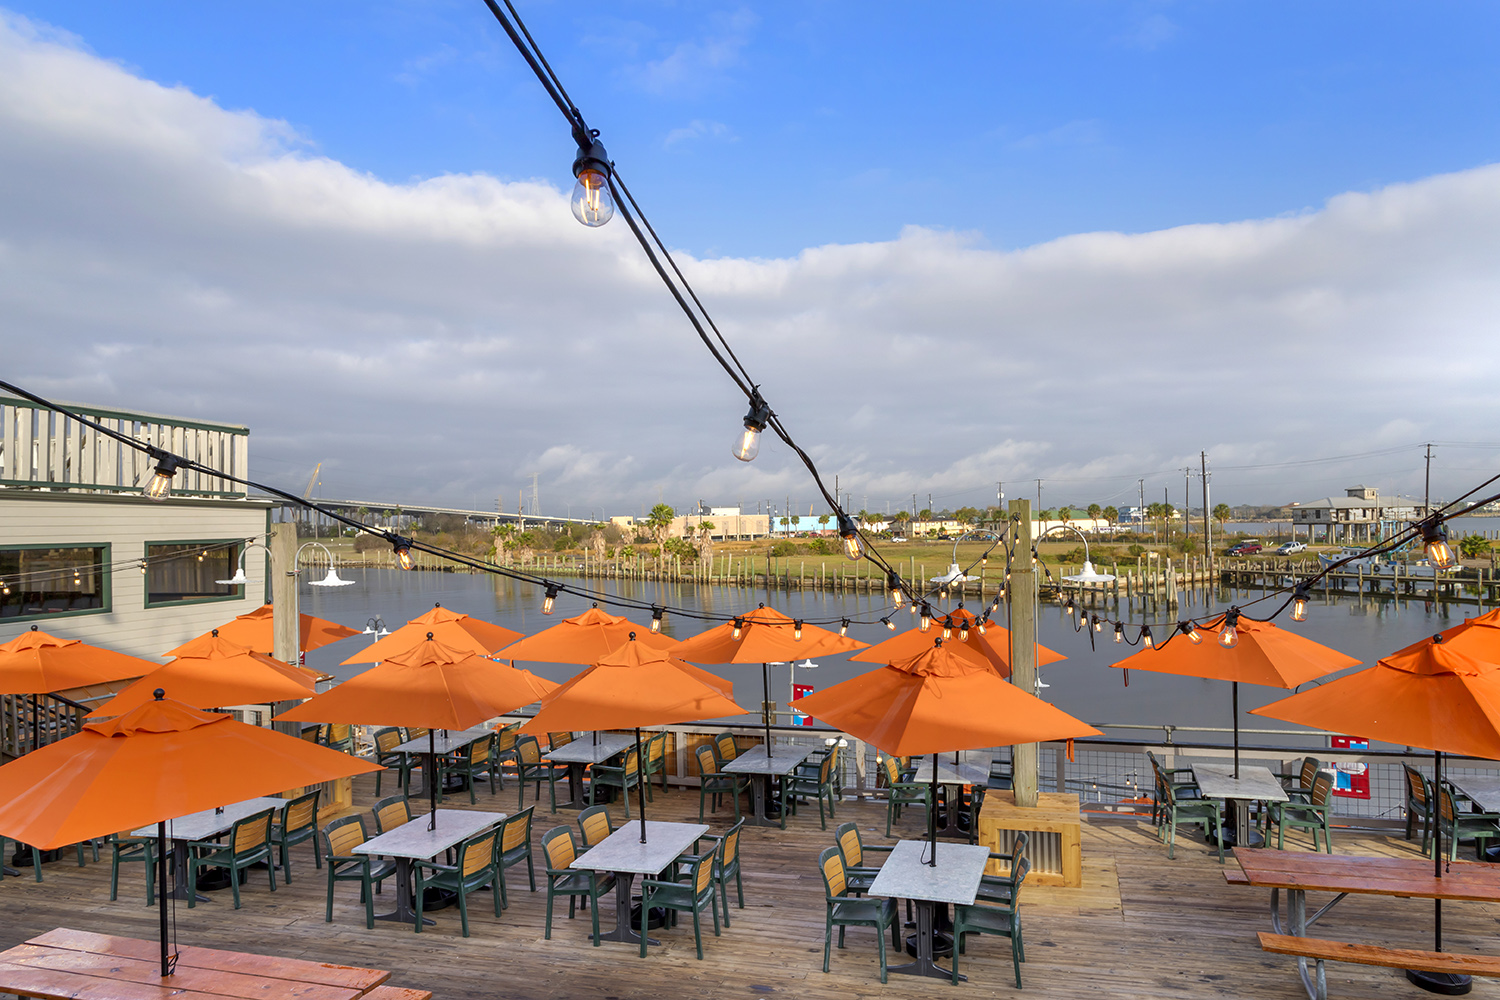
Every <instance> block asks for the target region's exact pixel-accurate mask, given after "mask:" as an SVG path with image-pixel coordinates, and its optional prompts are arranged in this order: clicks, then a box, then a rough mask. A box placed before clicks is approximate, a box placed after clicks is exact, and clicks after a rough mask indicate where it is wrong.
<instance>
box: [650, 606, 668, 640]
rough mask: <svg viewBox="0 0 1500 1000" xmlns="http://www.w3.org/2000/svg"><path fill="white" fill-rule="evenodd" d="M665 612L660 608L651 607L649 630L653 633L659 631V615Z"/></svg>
mask: <svg viewBox="0 0 1500 1000" xmlns="http://www.w3.org/2000/svg"><path fill="white" fill-rule="evenodd" d="M663 614H665V612H664V611H663V610H662V609H661V608H652V609H651V632H652V634H653V635H655V634H657V633H660V632H661V617H662V615H663Z"/></svg>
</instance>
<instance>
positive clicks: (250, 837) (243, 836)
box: [233, 813, 271, 854]
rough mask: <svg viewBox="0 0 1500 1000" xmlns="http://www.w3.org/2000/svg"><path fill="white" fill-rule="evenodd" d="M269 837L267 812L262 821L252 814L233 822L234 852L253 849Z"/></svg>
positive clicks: (238, 852) (269, 823)
mask: <svg viewBox="0 0 1500 1000" xmlns="http://www.w3.org/2000/svg"><path fill="white" fill-rule="evenodd" d="M252 821H253V822H252ZM270 839H271V817H270V814H269V813H267V815H266V816H265V819H264V821H261V820H260V817H257V816H252V817H250V818H249V819H242V820H240V821H239V822H238V823H236V824H234V837H233V842H234V853H236V854H242V853H244V852H245V851H253V850H255V848H257V847H260V846H261V845H262V844H264V843H266V842H267V841H268V840H270Z"/></svg>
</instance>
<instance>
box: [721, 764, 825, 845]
mask: <svg viewBox="0 0 1500 1000" xmlns="http://www.w3.org/2000/svg"><path fill="white" fill-rule="evenodd" d="M813 749H814V748H813V747H798V746H783V747H772V748H771V753H770V755H769V756H767V754H766V748H765V746H764V745H757V746H753V747H751V748H750V749H748V750H746V751H745V752H744V753H742V754H740V755H739V756H738V757H736V758H735V759H734V760H732V761H730V762H729V763H727V764H725V765H724V768H723V770H724V772H725V773H727V774H743V775H745V776H746V777H748V778H750V779H751V782H750V816H749V822H750V825H751V826H777V825H778V824H779V825H780V826H781V828H782V829H783V830H785V829H786V814H787V810H786V806H785V802H786V781H787V778H788V777H789V776H790V775H791V773H792V772H793V771H795V770H796V769H797V768H798V766H799V765H801V763H802V762H803V761H805V760H807V758H809V757H811V756H812V754H813ZM772 779H775V780H778V781H780V782H781V787H782V796H781V798H782V803H783V805H782V808H781V815H780V816H778V817H776V818H772V817H771V816H770V815H769V810H768V809H767V806H768V805H769V803H770V802H772V801H773V796H772V794H771V781H772Z"/></svg>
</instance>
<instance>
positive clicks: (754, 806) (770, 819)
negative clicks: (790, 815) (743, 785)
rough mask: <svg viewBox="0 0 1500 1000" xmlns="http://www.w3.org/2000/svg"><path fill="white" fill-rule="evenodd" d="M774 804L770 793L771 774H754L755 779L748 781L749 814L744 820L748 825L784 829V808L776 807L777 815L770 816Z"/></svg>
mask: <svg viewBox="0 0 1500 1000" xmlns="http://www.w3.org/2000/svg"><path fill="white" fill-rule="evenodd" d="M783 797H785V795H784V793H783ZM774 806H776V803H775V800H774V797H773V796H772V794H771V775H769V774H758V775H756V776H755V780H753V781H751V782H750V815H749V816H747V817H745V821H746V822H747V823H748V824H749V825H750V826H779V827H781V828H782V829H783V830H785V829H786V810H785V809H782V808H779V807H777V808H776V813H777V815H775V816H772V815H771V809H772V807H774Z"/></svg>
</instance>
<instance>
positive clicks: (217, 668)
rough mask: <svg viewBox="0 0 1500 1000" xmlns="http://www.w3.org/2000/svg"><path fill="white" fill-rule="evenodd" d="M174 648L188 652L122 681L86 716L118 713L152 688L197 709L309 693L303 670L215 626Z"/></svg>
mask: <svg viewBox="0 0 1500 1000" xmlns="http://www.w3.org/2000/svg"><path fill="white" fill-rule="evenodd" d="M179 648H190V649H192V650H193V653H192V655H184V656H178V657H177V658H176V659H174V660H173V661H172V662H170V663H168V664H167V665H166V666H163V667H157V668H156V669H155V670H153V671H151V673H149V674H147V675H146V676H145V677H142V678H140V679H139V680H137V681H134V682H132V683H131V684H129V685H127V686H126V687H125V689H124V690H122V691H121V692H120V693H119V694H117V695H115V696H114V697H113V698H111V699H110V700H109V701H107V702H105V703H104V704H103V705H100V706H99V707H98V708H96V709H94V710H93V711H92V712H90V713H89V715H88V717H89V718H90V719H102V718H108V717H111V716H118V715H124V714H125V713H126V712H128V711H130V710H131V709H133V708H137V707H139V706H141V705H145V704H147V703H148V702H150V701H152V700H153V694H152V693H153V692H154V691H155V690H156V689H157V688H163V689H165V690H167V691H171V692H172V698H173V700H174V701H180V702H182V703H183V704H185V705H196V706H198V707H199V708H218V707H220V706H223V705H244V704H256V705H259V704H262V703H270V702H277V701H290V700H294V699H295V700H301V699H303V698H308V697H311V696H312V693H313V681H312V677H311V676H310V675H309V672H308V671H307V670H305V669H302V668H299V667H289V666H287V665H286V664H285V663H282V662H281V661H280V660H276V659H272V658H271V657H269V656H266V655H264V654H262V653H254V652H251V651H250V650H249V649H246V648H245V647H244V646H241V645H240V644H238V643H234V642H230V641H229V640H228V639H225V638H224V637H223V636H221V635H219V631H218V629H214V631H213V632H211V633H210V634H209V635H208V637H207V638H200V639H194V640H193V641H192V642H190V643H188V644H187V646H185V647H179Z"/></svg>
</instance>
